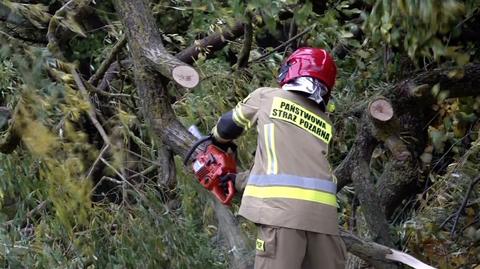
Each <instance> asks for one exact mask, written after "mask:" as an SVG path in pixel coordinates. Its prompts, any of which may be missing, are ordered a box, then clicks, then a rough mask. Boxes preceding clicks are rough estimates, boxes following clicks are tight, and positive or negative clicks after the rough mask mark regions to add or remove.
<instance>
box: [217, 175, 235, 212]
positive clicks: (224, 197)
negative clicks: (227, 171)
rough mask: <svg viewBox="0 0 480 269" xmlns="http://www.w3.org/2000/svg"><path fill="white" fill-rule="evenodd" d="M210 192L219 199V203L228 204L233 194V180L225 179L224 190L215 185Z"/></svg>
mask: <svg viewBox="0 0 480 269" xmlns="http://www.w3.org/2000/svg"><path fill="white" fill-rule="evenodd" d="M212 193H213V195H215V198H217V199H218V200H219V201H220V203H222V204H224V205H228V206H229V205H230V203H231V202H232V199H233V197H234V196H235V186H234V184H233V181H232V180H229V181H227V188H226V192H225V189H224V188H223V187H222V186H220V185H216V186H214V187H213V189H212Z"/></svg>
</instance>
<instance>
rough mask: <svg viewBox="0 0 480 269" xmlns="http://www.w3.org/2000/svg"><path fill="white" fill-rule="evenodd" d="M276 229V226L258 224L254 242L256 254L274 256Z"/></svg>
mask: <svg viewBox="0 0 480 269" xmlns="http://www.w3.org/2000/svg"><path fill="white" fill-rule="evenodd" d="M277 230H278V228H276V227H271V226H265V225H260V226H259V227H258V232H257V241H256V243H255V249H256V255H257V256H260V257H268V258H273V257H275V253H276V248H277Z"/></svg>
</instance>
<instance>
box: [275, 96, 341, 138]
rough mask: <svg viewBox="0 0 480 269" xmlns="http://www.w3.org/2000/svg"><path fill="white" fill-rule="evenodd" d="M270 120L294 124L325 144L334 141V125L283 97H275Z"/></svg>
mask: <svg viewBox="0 0 480 269" xmlns="http://www.w3.org/2000/svg"><path fill="white" fill-rule="evenodd" d="M270 118H273V119H279V120H283V121H286V122H290V123H293V124H294V125H296V126H297V127H300V128H302V129H303V130H305V131H307V132H309V133H311V134H312V135H314V136H315V137H317V138H319V139H320V140H322V141H323V142H325V143H327V144H328V143H329V142H330V140H331V139H332V125H330V124H329V123H328V122H326V121H325V120H324V119H322V118H321V117H320V116H318V115H316V114H315V113H313V112H311V111H310V110H308V109H306V108H304V107H302V106H300V105H298V104H296V103H294V102H292V101H290V100H287V99H284V98H281V97H275V98H274V99H273V103H272V109H271V111H270Z"/></svg>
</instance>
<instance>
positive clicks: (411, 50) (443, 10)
mask: <svg viewBox="0 0 480 269" xmlns="http://www.w3.org/2000/svg"><path fill="white" fill-rule="evenodd" d="M373 2H374V7H373V9H372V12H371V14H370V15H369V17H368V21H367V26H366V28H367V29H368V30H369V31H370V34H371V36H372V41H373V42H380V41H381V40H383V41H385V42H386V43H387V44H389V45H391V46H393V47H401V48H403V49H404V50H405V51H406V52H407V53H408V56H409V57H410V58H412V59H417V58H419V57H422V56H424V57H428V58H432V59H434V60H436V61H438V60H440V58H441V57H446V58H450V59H454V60H455V61H456V62H457V64H459V65H464V64H466V63H467V62H468V59H469V55H468V54H466V53H464V52H462V51H459V50H458V48H457V47H454V46H449V45H448V42H445V41H446V40H447V39H448V38H449V34H450V32H451V31H452V30H453V29H454V27H455V26H456V25H458V24H459V23H460V22H461V21H462V20H463V19H464V18H465V17H464V16H465V6H464V4H463V3H462V2H460V1H456V0H446V1H436V0H425V1H415V0H396V1H383V0H377V1H373Z"/></svg>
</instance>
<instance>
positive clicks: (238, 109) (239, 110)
mask: <svg viewBox="0 0 480 269" xmlns="http://www.w3.org/2000/svg"><path fill="white" fill-rule="evenodd" d="M235 113H236V114H237V116H238V119H239V120H240V121H242V122H243V123H244V124H243V125H244V126H245V127H247V129H248V128H250V127H251V125H252V123H251V122H250V121H249V120H248V119H247V118H245V115H243V113H242V108H241V107H240V104H238V105H237V106H236V107H235V111H234V114H235Z"/></svg>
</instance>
